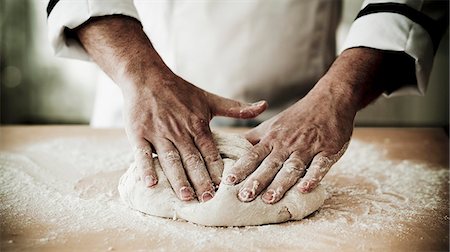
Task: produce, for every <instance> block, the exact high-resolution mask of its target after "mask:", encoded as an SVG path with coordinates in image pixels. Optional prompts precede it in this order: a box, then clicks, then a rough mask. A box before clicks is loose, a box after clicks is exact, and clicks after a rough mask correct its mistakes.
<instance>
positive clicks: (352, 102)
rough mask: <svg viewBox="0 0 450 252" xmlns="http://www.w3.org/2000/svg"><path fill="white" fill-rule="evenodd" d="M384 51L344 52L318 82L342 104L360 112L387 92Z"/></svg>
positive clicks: (358, 49)
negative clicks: (384, 77)
mask: <svg viewBox="0 0 450 252" xmlns="http://www.w3.org/2000/svg"><path fill="white" fill-rule="evenodd" d="M384 61H385V54H384V53H383V51H380V50H376V49H370V48H352V49H348V50H345V51H344V52H343V53H342V54H341V55H340V56H339V57H338V58H337V59H336V60H335V62H334V63H333V65H332V66H331V67H330V69H329V71H328V72H327V73H326V74H325V75H324V77H323V78H322V79H321V80H320V81H319V83H318V86H319V85H320V88H325V89H329V90H330V91H329V92H331V93H333V94H334V95H335V96H337V97H338V98H337V99H338V102H341V103H343V104H345V105H347V106H349V107H354V108H355V109H356V110H357V111H358V110H360V109H362V108H364V107H365V106H367V105H368V104H369V103H370V102H372V101H374V100H375V99H376V98H378V97H379V96H380V95H381V94H382V93H383V92H384V91H385V84H386V82H385V80H383V79H382V78H383V76H384V70H383V65H384Z"/></svg>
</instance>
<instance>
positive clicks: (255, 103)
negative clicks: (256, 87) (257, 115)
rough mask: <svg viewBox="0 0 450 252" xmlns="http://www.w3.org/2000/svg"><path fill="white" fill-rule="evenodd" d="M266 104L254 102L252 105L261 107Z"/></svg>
mask: <svg viewBox="0 0 450 252" xmlns="http://www.w3.org/2000/svg"><path fill="white" fill-rule="evenodd" d="M263 104H264V101H259V102H254V103H252V106H261V105H263Z"/></svg>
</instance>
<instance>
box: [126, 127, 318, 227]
mask: <svg viewBox="0 0 450 252" xmlns="http://www.w3.org/2000/svg"><path fill="white" fill-rule="evenodd" d="M214 138H215V140H216V143H217V147H218V148H219V151H220V153H221V155H222V156H223V157H224V163H225V170H226V169H229V168H230V167H231V166H232V165H233V163H234V162H235V161H236V160H237V159H238V158H239V157H241V156H242V155H244V154H245V153H246V152H247V150H249V149H250V148H251V147H252V145H251V144H250V143H249V142H248V141H247V140H246V139H244V138H242V137H240V136H239V135H236V134H229V133H217V132H216V133H215V134H214ZM154 163H155V166H156V171H157V174H158V181H159V182H158V185H157V186H156V187H154V188H147V187H146V186H145V185H144V183H143V181H141V180H139V179H138V175H137V173H136V166H135V165H134V164H131V165H130V168H129V169H128V170H127V171H126V172H125V174H124V175H123V176H122V177H121V178H120V182H119V187H118V188H119V192H120V196H121V198H122V199H123V201H124V202H125V203H127V204H128V205H129V206H130V207H131V208H133V209H135V210H138V211H141V212H143V213H146V214H150V215H153V216H159V217H166V218H182V219H184V220H187V221H189V222H193V223H196V224H201V225H205V226H250V225H261V224H269V223H280V222H285V221H289V220H301V219H303V218H304V217H305V216H308V215H309V214H311V213H312V212H314V211H315V210H317V209H318V208H319V207H320V206H321V205H322V204H323V202H324V201H325V198H326V197H327V194H326V191H325V189H324V188H323V187H322V186H321V185H319V186H318V187H317V188H316V189H315V190H314V191H313V192H311V193H308V194H302V193H300V192H298V191H297V190H296V189H295V188H294V187H293V189H291V190H289V191H288V192H287V193H286V195H285V197H284V198H283V199H282V200H281V201H279V202H278V203H276V204H273V205H270V204H266V203H264V202H263V201H262V200H261V196H258V197H257V198H256V199H255V200H253V201H252V202H247V203H243V202H241V201H239V200H238V198H237V194H238V191H239V189H240V187H241V185H242V184H243V183H242V182H241V183H240V184H238V185H235V186H229V185H225V184H223V183H221V184H220V186H219V189H218V190H217V192H216V195H215V196H214V198H213V199H211V200H209V201H207V202H205V203H199V202H198V201H196V200H192V201H190V202H185V201H181V200H179V199H178V198H177V197H176V195H175V193H174V192H173V190H172V187H171V186H170V184H169V181H168V180H167V178H166V176H165V175H164V173H163V171H162V169H161V166H160V165H159V162H158V161H157V158H155V162H154Z"/></svg>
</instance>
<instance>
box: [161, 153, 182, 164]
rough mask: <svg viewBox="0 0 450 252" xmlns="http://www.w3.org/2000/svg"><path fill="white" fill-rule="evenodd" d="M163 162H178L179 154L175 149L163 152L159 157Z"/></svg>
mask: <svg viewBox="0 0 450 252" xmlns="http://www.w3.org/2000/svg"><path fill="white" fill-rule="evenodd" d="M161 158H162V159H163V160H164V161H165V162H168V163H170V164H174V163H178V162H180V154H178V152H176V151H168V152H165V153H164V154H163V155H162V157H161Z"/></svg>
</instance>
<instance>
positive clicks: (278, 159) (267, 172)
mask: <svg viewBox="0 0 450 252" xmlns="http://www.w3.org/2000/svg"><path fill="white" fill-rule="evenodd" d="M287 157H288V155H287V153H283V152H282V151H281V150H279V149H273V150H272V152H271V153H270V154H269V155H268V156H267V157H266V158H265V159H264V161H263V162H262V163H261V165H260V166H259V167H258V168H257V169H256V171H255V172H253V173H252V174H251V175H250V176H249V177H248V179H247V180H246V181H245V182H244V184H243V186H242V187H241V189H240V190H239V194H238V198H239V200H241V201H243V202H249V201H252V200H254V199H255V198H256V196H258V195H259V194H260V193H261V192H262V190H263V189H265V188H266V187H267V186H268V185H269V184H270V182H271V181H272V180H273V178H274V177H275V175H276V174H277V173H278V171H279V170H280V168H281V166H282V165H283V162H284V161H285V160H286V158H287Z"/></svg>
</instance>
